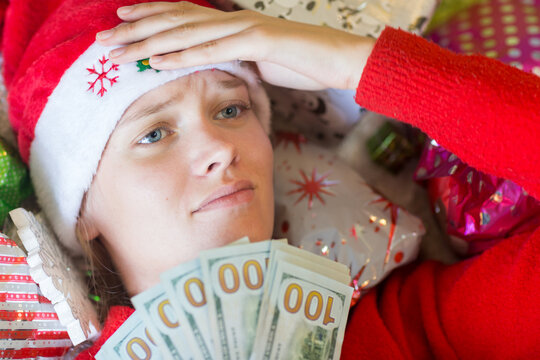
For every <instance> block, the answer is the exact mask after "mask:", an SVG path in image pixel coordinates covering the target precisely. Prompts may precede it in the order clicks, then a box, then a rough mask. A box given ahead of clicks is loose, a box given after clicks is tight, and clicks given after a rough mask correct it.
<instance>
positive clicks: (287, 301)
mask: <svg viewBox="0 0 540 360" xmlns="http://www.w3.org/2000/svg"><path fill="white" fill-rule="evenodd" d="M352 291H353V289H352V288H351V287H349V286H347V285H345V284H342V283H340V282H338V281H336V280H334V279H330V278H328V277H325V276H321V275H320V274H318V273H316V272H313V271H310V270H307V269H305V268H303V267H301V266H298V265H295V264H291V263H288V262H285V261H282V262H278V263H277V266H276V270H275V272H274V279H273V282H272V288H271V289H270V298H269V302H268V309H266V315H265V317H266V321H264V322H263V323H261V324H265V325H264V326H265V329H264V331H262V336H263V339H264V343H263V345H262V346H258V347H257V348H256V349H255V352H254V354H253V359H333V360H337V359H339V356H340V353H341V344H342V343H343V336H344V333H345V326H346V323H347V316H348V313H349V306H350V302H351V297H352Z"/></svg>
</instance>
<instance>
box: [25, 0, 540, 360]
mask: <svg viewBox="0 0 540 360" xmlns="http://www.w3.org/2000/svg"><path fill="white" fill-rule="evenodd" d="M118 16H119V17H120V18H121V19H122V20H124V21H125V22H126V24H121V25H119V26H118V27H116V28H115V29H114V31H112V32H104V33H103V32H102V33H99V34H98V35H97V39H98V42H99V43H100V44H101V45H104V46H113V45H118V44H130V45H128V46H126V47H123V48H120V49H117V50H115V51H113V52H111V53H110V54H109V55H110V59H111V60H112V61H114V63H116V64H120V66H122V64H128V63H130V62H133V61H136V60H139V59H144V58H148V57H150V62H149V64H150V66H151V67H152V68H153V69H156V70H167V69H174V68H187V67H191V66H195V65H202V64H215V63H221V62H227V61H230V60H236V59H241V60H248V61H253V62H255V63H256V65H257V70H258V72H259V73H260V75H261V77H262V78H263V79H264V80H265V81H268V82H270V83H273V84H277V85H282V86H289V87H295V88H300V89H320V88H324V87H335V88H345V89H347V88H348V89H357V99H356V100H357V102H358V103H359V104H360V105H362V106H365V107H367V108H369V109H370V110H374V111H377V112H381V113H385V114H386V115H389V116H393V117H396V118H398V119H400V120H403V121H406V122H409V123H411V124H413V125H415V126H418V127H420V128H421V129H423V130H424V131H426V132H427V133H428V134H429V135H430V136H432V137H433V138H435V139H436V140H437V141H438V142H439V143H440V144H441V145H442V146H444V147H446V148H447V149H449V150H450V151H452V152H454V153H456V155H458V156H459V157H460V158H461V159H462V160H464V161H466V162H467V163H468V164H470V165H472V166H475V167H477V168H478V169H480V170H483V171H486V172H490V173H493V174H495V175H498V176H502V177H506V178H509V179H511V180H514V181H516V182H517V183H518V184H520V185H522V186H523V187H524V188H525V189H526V190H528V191H529V192H530V193H531V194H532V195H533V196H536V197H538V196H540V182H539V181H538V178H539V175H540V173H539V170H538V167H537V166H536V164H537V163H538V161H539V160H540V158H539V156H540V151H539V150H540V149H539V147H540V145H539V144H540V142H539V141H538V137H539V134H540V118H539V116H540V115H539V114H540V111H539V110H540V108H539V106H540V105H538V104H539V103H538V96H539V95H538V94H540V80H539V79H538V78H537V77H535V76H534V75H530V74H525V73H522V72H520V71H519V70H516V69H513V68H510V67H507V66H504V65H502V64H500V63H498V62H496V61H493V60H489V59H486V58H483V57H479V56H471V57H465V56H458V55H455V54H451V53H449V52H446V51H444V50H442V49H440V48H438V47H437V46H435V45H433V44H429V43H427V42H425V41H424V40H422V39H420V38H418V37H415V36H412V35H409V34H406V33H404V32H401V31H397V30H393V29H386V30H385V31H384V32H383V34H382V35H381V37H380V39H379V40H378V41H377V42H376V43H374V41H373V40H371V39H365V38H361V37H357V36H353V35H350V34H346V33H342V32H339V31H336V30H331V29H326V28H319V27H315V26H309V25H301V24H297V23H292V22H285V21H283V20H279V19H273V18H268V17H265V16H262V15H259V14H255V13H252V12H236V13H221V12H218V11H216V10H212V9H208V8H201V7H199V6H195V5H192V4H189V3H149V4H141V5H137V6H133V7H130V8H120V9H118ZM100 30H105V29H100ZM247 44H249V45H248V46H247ZM164 53H167V54H168V55H164V56H156V54H164ZM230 74H231V73H229V74H225V73H220V72H216V71H214V72H212V71H204V72H199V73H193V74H191V75H188V76H187V77H179V78H177V79H175V80H172V81H173V82H167V83H166V84H165V85H162V86H160V87H156V88H155V89H152V90H151V91H150V92H145V93H144V96H139V97H137V98H136V99H135V100H134V101H132V102H130V105H129V107H128V108H127V109H126V111H125V112H124V113H123V114H122V116H121V117H120V123H119V124H118V125H117V126H115V127H114V129H113V130H112V131H111V134H112V135H111V136H110V139H108V143H107V147H106V149H105V151H104V152H103V154H102V156H101V159H100V163H99V167H98V170H97V173H96V175H95V178H94V179H93V182H92V184H91V186H90V188H89V190H88V192H87V193H86V201H85V204H84V205H83V206H82V208H81V214H80V215H81V216H80V218H79V221H78V224H77V225H78V229H81V230H84V231H81V233H82V235H84V236H83V237H82V239H81V240H83V241H85V242H88V241H92V239H93V238H95V236H101V239H102V241H103V243H104V245H105V248H106V249H107V250H108V251H109V253H110V255H111V257H112V259H113V262H114V263H115V265H116V266H117V267H118V269H119V271H120V274H121V276H122V280H123V282H124V284H125V286H126V288H127V291H128V292H129V293H130V294H135V293H137V292H140V291H142V290H144V289H146V288H147V287H149V286H150V285H151V284H153V283H154V282H156V281H157V276H158V274H159V273H160V272H161V271H162V270H163V269H162V267H161V266H162V264H159V265H156V263H158V262H159V261H162V259H171V262H174V261H176V262H178V261H182V260H187V259H189V258H192V257H195V256H196V254H197V253H198V251H199V250H201V249H204V248H208V247H213V246H217V245H221V244H223V243H226V242H229V241H231V240H233V239H234V238H236V237H237V235H238V234H237V233H235V232H234V231H236V229H235V227H233V226H228V224H229V222H231V221H233V223H234V222H235V221H238V222H239V223H238V224H239V226H246V224H247V223H249V224H250V225H252V226H250V225H247V226H246V228H247V229H248V230H247V232H248V233H250V234H248V235H253V237H254V238H255V239H257V240H259V239H262V238H265V237H268V235H269V232H270V231H271V230H270V229H271V227H272V226H271V225H272V221H270V218H271V211H269V209H270V207H271V206H272V205H271V204H272V201H271V190H269V189H270V188H271V186H268V185H270V178H271V170H270V165H269V164H271V152H270V148H269V144H268V140H267V139H265V137H264V136H263V134H264V132H263V131H262V127H261V126H260V124H259V123H258V122H256V121H255V119H257V117H258V118H259V119H258V120H259V121H260V120H261V118H260V116H256V114H253V113H250V110H249V108H250V104H249V101H252V100H253V99H252V98H248V97H250V96H251V95H250V96H246V94H251V92H250V91H249V85H241V84H238V83H237V84H236V85H231V84H230V82H233V80H234V79H235V77H233V76H231V75H230ZM245 79H248V78H245ZM245 79H244V82H245V83H247V84H249V80H245ZM119 80H120V79H119ZM220 81H221V82H227V81H229V86H226V88H228V89H224V91H218V92H210V93H209V92H208V91H209V89H211V88H213V87H215V86H216V84H217V83H219V82H220ZM209 84H213V85H212V86H209ZM176 85H177V86H178V88H182V89H189V92H182V94H181V95H180V94H176V93H175V89H178V88H177V87H176ZM237 85H238V86H237ZM113 88H114V86H113ZM252 88H253V87H252ZM214 89H215V88H214ZM222 94H229V95H230V96H226V95H224V96H225V97H224V98H223V100H219V101H215V98H216V97H219V96H221V95H222ZM155 99H159V101H162V102H163V101H165V103H166V106H157V108H158V109H157V111H150V110H156V109H155V108H156V107H155V106H154V105H153V104H154V101H155ZM246 103H247V104H246ZM152 108H154V109H152ZM180 109H181V110H180ZM184 109H185V111H186V114H190V115H193V116H184V115H178V114H183V113H184ZM210 109H212V110H210ZM135 114H142V115H143V116H138V117H139V118H142V119H143V120H142V122H145V125H147V126H142V127H140V128H138V127H136V126H139V125H132V124H135V123H136V122H137V121H133V118H134V117H136V115H135ZM156 114H157V115H158V116H153V115H156ZM171 114H172V115H171ZM197 115H198V116H197ZM171 118H172V119H173V120H170V119H171ZM163 119H165V120H163ZM230 119H233V120H232V121H229V120H230ZM40 121H41V119H40ZM123 124H128V125H126V127H129V126H135V127H134V128H133V130H125V129H123V127H124V125H123ZM184 130H185V134H186V135H185V136H183V131H184ZM36 131H37V130H36ZM124 133H127V134H124ZM246 134H249V136H246ZM246 137H248V139H246ZM141 146H142V147H141ZM254 147H256V148H257V151H253V148H254ZM141 149H142V150H141ZM139 150H140V151H139ZM259 151H260V153H258V152H259ZM256 152H257V154H255V153H256ZM23 153H24V152H23ZM30 162H32V157H31V158H30ZM255 167H256V168H257V169H258V170H257V171H256V172H255V171H252V169H253V168H255ZM148 169H152V171H148ZM126 184H127V185H126ZM135 189H136V190H135ZM185 190H189V193H190V195H189V197H188V201H186V202H185V203H184V201H183V200H182V201H180V200H179V199H185V198H184V197H183V196H180V195H184V194H185V193H184V191H185ZM191 194H193V195H192V197H191ZM134 195H135V197H134ZM219 199H222V200H223V201H222V200H219ZM216 201H217V202H216ZM178 204H182V205H178ZM209 204H210V205H209ZM207 206H210V208H209V209H208V207H207ZM223 209H227V210H228V211H223ZM231 209H233V211H234V214H236V215H239V216H238V217H234V219H233V218H230V217H229V215H228V214H230V212H229V210H231ZM252 209H254V210H255V214H257V216H251V215H252V214H253V213H252V212H251V211H248V210H252ZM122 212H129V216H126V217H123V216H119V215H122V214H121V213H122ZM205 213H206V214H205ZM208 213H212V214H222V215H218V216H217V219H218V220H217V221H218V222H219V223H220V224H222V226H223V228H220V230H221V231H220V232H219V233H214V232H213V231H211V230H209V228H210V227H209V226H208V222H206V221H204V220H201V219H204V216H206V215H208ZM169 215H170V216H172V217H173V218H174V219H175V221H176V219H182V220H181V223H182V227H181V228H176V229H171V231H170V233H169V231H168V228H164V227H166V226H169V224H170V223H171V222H174V221H172V220H171V219H165V220H164V219H162V217H164V216H169ZM222 216H223V217H222ZM244 216H245V217H244ZM124 219H128V221H129V223H127V224H125V223H121V221H123V220H124ZM184 219H185V221H184ZM254 220H256V222H255V223H252V221H254ZM120 224H121V226H120ZM192 225H193V227H191V226H192ZM220 227H221V226H220ZM215 228H216V227H214V229H215ZM185 229H188V230H189V231H188V233H189V234H197V235H198V234H200V233H201V232H202V233H204V234H205V235H207V236H205V237H204V240H202V242H201V243H193V241H191V242H190V240H191V239H190V237H183V238H182V239H183V240H182V244H183V245H184V247H182V248H174V247H173V249H175V251H170V249H171V246H176V245H178V244H179V243H180V242H179V241H177V240H175V239H173V236H172V235H170V234H173V235H178V234H181V233H182V232H183V231H185ZM192 229H193V232H192ZM57 231H58V230H57ZM228 231H232V232H230V233H228ZM141 234H142V235H143V236H144V238H138V237H140V236H141ZM156 234H158V235H159V238H163V239H166V240H164V241H163V242H160V244H157V243H150V241H146V239H155V238H156V236H155V235H156ZM222 234H227V236H226V237H225V238H223V237H222V236H221V235H222ZM118 239H122V240H121V241H120V240H118ZM130 241H131V242H130ZM219 241H222V242H219ZM539 246H540V230H537V231H535V232H532V233H530V234H525V235H519V236H516V237H514V238H512V239H507V240H506V241H503V242H501V243H500V244H498V245H496V246H495V247H494V248H492V249H490V250H489V251H486V252H485V253H484V254H482V255H481V256H479V257H476V258H473V259H470V260H466V261H463V262H461V263H458V264H455V265H453V266H443V265H441V264H437V263H433V262H427V263H423V264H420V265H416V266H415V267H409V268H407V269H403V270H401V271H398V272H396V273H395V274H393V275H392V276H391V277H390V278H389V279H388V280H387V281H386V282H385V283H384V284H383V285H382V286H380V287H379V288H378V290H377V291H373V292H371V293H369V294H367V295H366V296H365V297H364V298H363V299H362V300H361V301H360V303H359V304H358V305H357V306H356V308H355V309H354V312H353V314H352V316H351V319H350V323H349V326H348V329H347V332H346V337H345V343H344V347H343V351H342V357H343V358H351V359H352V358H359V357H360V358H361V357H366V358H390V357H392V358H400V357H402V358H431V357H438V358H487V357H489V358H529V357H532V356H534V355H535V354H538V353H540V348H539V344H538V341H537V338H538V334H539V333H540V328H539V326H540V310H539V309H538V306H537V303H538V300H539V298H540V292H539V290H538V286H537V285H539V284H540V278H539V276H540V275H539V274H540V271H539V270H540V269H539V264H540V255H539V251H538V250H539ZM156 247H158V249H159V251H155V250H156V249H155V248H156ZM134 250H137V251H134ZM128 251H130V252H131V251H133V255H131V254H130V253H128ZM163 254H167V256H163ZM146 259H148V260H150V264H149V265H142V264H144V263H145V261H144V260H146ZM163 265H164V266H163V267H165V266H169V264H163ZM138 266H144V267H142V270H144V271H138V269H137V267H138ZM130 312H131V310H130V309H129V308H126V307H115V308H112V309H111V312H110V315H109V319H108V322H107V324H106V326H105V330H104V332H103V335H102V337H101V338H100V339H99V341H98V342H97V343H96V345H95V346H94V347H93V348H92V349H91V350H89V351H88V352H87V353H84V354H81V358H84V357H86V358H89V357H91V356H92V355H93V354H95V352H97V350H98V349H99V346H101V344H102V343H103V342H104V341H105V339H106V338H107V337H108V336H110V334H111V333H112V332H113V331H114V329H115V328H117V327H118V326H119V325H121V323H122V321H123V320H124V319H125V318H126V317H127V316H128V315H129V313H130Z"/></svg>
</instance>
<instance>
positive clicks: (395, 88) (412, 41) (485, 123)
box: [356, 28, 540, 198]
mask: <svg viewBox="0 0 540 360" xmlns="http://www.w3.org/2000/svg"><path fill="white" fill-rule="evenodd" d="M356 100H357V102H358V104H360V105H361V106H364V107H366V108H367V109H369V110H372V111H375V112H378V113H382V114H384V115H387V116H390V117H393V118H396V119H399V120H401V121H404V122H407V123H410V124H412V125H414V126H416V127H419V128H420V129H422V130H423V131H424V132H426V133H427V134H428V135H429V136H430V137H432V138H434V139H435V140H437V142H438V143H439V144H440V145H441V146H443V147H444V148H446V149H448V150H449V151H451V152H453V153H454V154H456V155H457V156H458V157H459V158H460V159H461V160H463V161H464V162H466V163H467V164H469V165H471V166H473V167H474V168H477V169H478V170H481V171H484V172H487V173H491V174H494V175H497V176H499V177H502V178H506V179H510V180H512V181H514V182H516V183H518V184H519V185H521V186H522V187H524V188H525V190H527V191H529V192H530V193H531V194H532V195H533V196H535V197H536V198H540V166H538V164H540V77H538V76H536V75H534V74H529V73H525V72H523V71H521V70H518V69H516V68H513V67H511V66H508V65H504V64H503V63H501V62H499V61H497V60H493V59H489V58H486V57H483V56H480V55H459V54H455V53H452V52H450V51H448V50H445V49H442V48H441V47H439V46H438V45H436V44H433V43H431V42H428V41H427V40H424V39H421V38H420V37H418V36H415V35H411V34H409V33H406V32H404V31H401V30H395V29H392V28H386V29H385V30H384V31H383V33H382V34H381V36H380V38H379V40H378V41H377V43H376V44H375V47H374V49H373V51H372V53H371V55H370V57H369V59H368V62H367V65H366V67H365V69H364V72H363V74H362V78H361V80H360V83H359V86H358V88H357V94H356Z"/></svg>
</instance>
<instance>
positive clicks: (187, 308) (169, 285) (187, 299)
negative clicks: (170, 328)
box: [161, 259, 214, 360]
mask: <svg viewBox="0 0 540 360" xmlns="http://www.w3.org/2000/svg"><path fill="white" fill-rule="evenodd" d="M161 283H162V285H163V288H164V289H165V291H166V293H167V296H168V297H169V299H170V300H171V305H172V306H173V308H174V310H175V311H176V313H177V314H178V318H179V320H180V322H181V323H182V329H183V330H184V332H185V334H186V338H187V340H188V342H189V344H190V345H191V348H192V349H193V353H194V355H195V357H196V358H198V359H204V360H211V359H213V358H214V343H213V340H212V332H211V330H210V320H209V319H208V306H207V301H206V294H205V292H204V285H203V280H202V271H201V262H200V260H199V259H195V260H192V261H190V262H187V263H184V264H180V265H178V266H176V267H174V268H173V269H171V270H168V271H166V272H164V273H163V274H161Z"/></svg>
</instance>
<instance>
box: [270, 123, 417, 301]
mask: <svg viewBox="0 0 540 360" xmlns="http://www.w3.org/2000/svg"><path fill="white" fill-rule="evenodd" d="M274 156H275V160H274V169H275V174H276V176H275V195H274V196H275V199H276V219H275V228H274V235H275V236H276V237H284V238H288V239H289V241H290V242H291V244H293V245H295V246H298V247H301V248H303V249H305V250H309V251H311V252H313V253H315V254H319V255H323V256H326V257H328V258H330V259H332V260H335V261H338V262H341V263H343V264H345V265H347V266H348V267H349V268H350V269H351V276H352V279H353V280H352V285H353V287H354V288H355V293H354V295H353V299H354V300H357V299H358V298H359V297H360V296H361V294H362V292H363V291H364V290H366V289H368V288H371V287H373V286H374V285H376V284H377V283H379V282H380V281H381V280H382V279H383V278H384V277H385V276H386V275H387V274H388V273H389V272H390V271H392V269H394V268H396V267H398V266H401V265H404V264H406V263H408V262H410V261H412V260H413V259H415V257H416V255H417V253H418V246H419V243H420V239H421V236H422V235H423V234H424V226H423V224H422V222H421V221H420V220H419V219H418V218H416V217H415V216H413V215H411V214H409V213H408V212H407V211H405V210H404V209H402V208H400V207H399V206H397V205H395V204H393V203H392V202H391V201H389V200H387V199H385V198H384V197H382V196H381V195H379V194H377V193H376V192H374V191H373V190H372V189H371V188H370V187H369V186H368V185H367V184H366V183H365V182H364V180H363V179H362V178H361V177H360V176H359V175H358V173H357V172H355V171H354V170H353V169H352V168H350V167H349V166H347V165H346V164H345V163H344V162H342V161H341V160H339V159H338V158H337V155H335V153H333V152H331V151H329V150H326V149H324V148H322V147H320V146H317V145H316V144H314V143H311V142H309V141H308V140H307V139H306V138H305V137H303V136H302V135H298V134H294V133H278V134H277V141H276V148H275V153H274Z"/></svg>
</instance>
